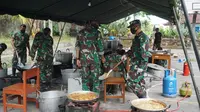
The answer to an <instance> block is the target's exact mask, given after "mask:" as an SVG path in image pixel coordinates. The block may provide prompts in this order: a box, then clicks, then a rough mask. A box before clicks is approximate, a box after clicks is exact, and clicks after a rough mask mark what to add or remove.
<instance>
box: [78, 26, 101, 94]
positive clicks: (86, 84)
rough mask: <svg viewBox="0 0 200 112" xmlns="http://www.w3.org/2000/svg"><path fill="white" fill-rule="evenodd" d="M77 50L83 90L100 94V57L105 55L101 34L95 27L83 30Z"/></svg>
mask: <svg viewBox="0 0 200 112" xmlns="http://www.w3.org/2000/svg"><path fill="white" fill-rule="evenodd" d="M88 27H89V26H88ZM76 49H79V50H80V62H81V67H82V72H81V75H82V84H83V90H91V91H94V92H97V93H99V84H100V82H99V80H98V77H99V75H100V73H101V68H100V65H101V62H100V55H101V56H102V55H103V41H102V37H101V33H100V32H99V31H98V30H96V29H95V28H93V27H89V28H85V29H83V30H81V31H80V32H79V34H78V36H77V41H76Z"/></svg>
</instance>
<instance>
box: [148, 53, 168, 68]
mask: <svg viewBox="0 0 200 112" xmlns="http://www.w3.org/2000/svg"><path fill="white" fill-rule="evenodd" d="M155 59H161V60H167V61H168V63H167V64H168V69H170V68H171V56H170V55H169V54H152V63H154V60H155Z"/></svg>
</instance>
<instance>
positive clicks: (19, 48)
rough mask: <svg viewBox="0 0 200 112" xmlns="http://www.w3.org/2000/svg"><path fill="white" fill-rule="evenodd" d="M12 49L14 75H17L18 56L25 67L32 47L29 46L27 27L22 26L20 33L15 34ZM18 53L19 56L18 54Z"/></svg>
mask: <svg viewBox="0 0 200 112" xmlns="http://www.w3.org/2000/svg"><path fill="white" fill-rule="evenodd" d="M11 44H12V47H13V49H14V54H13V59H12V74H13V76H15V74H16V66H17V63H18V59H17V54H18V56H19V58H20V59H21V63H22V64H24V65H25V63H26V61H27V50H26V48H28V52H29V54H30V45H29V35H28V34H27V33H26V25H25V24H22V25H20V31H19V32H17V33H15V34H14V36H13V37H12V42H11ZM16 53H17V54H16Z"/></svg>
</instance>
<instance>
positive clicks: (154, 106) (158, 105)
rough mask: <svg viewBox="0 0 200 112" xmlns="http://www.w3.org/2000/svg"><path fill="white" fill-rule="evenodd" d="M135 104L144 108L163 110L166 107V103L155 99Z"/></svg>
mask: <svg viewBox="0 0 200 112" xmlns="http://www.w3.org/2000/svg"><path fill="white" fill-rule="evenodd" d="M134 106H135V107H137V108H140V109H143V110H161V109H164V108H165V105H164V104H162V103H161V102H158V101H155V100H148V101H141V102H137V103H136V102H135V103H134Z"/></svg>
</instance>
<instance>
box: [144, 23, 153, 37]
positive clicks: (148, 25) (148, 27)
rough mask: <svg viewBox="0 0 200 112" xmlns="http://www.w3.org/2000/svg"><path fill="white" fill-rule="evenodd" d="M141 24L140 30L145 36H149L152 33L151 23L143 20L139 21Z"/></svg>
mask: <svg viewBox="0 0 200 112" xmlns="http://www.w3.org/2000/svg"><path fill="white" fill-rule="evenodd" d="M141 23H142V30H143V31H144V32H145V33H146V34H147V35H151V34H152V32H153V25H152V24H151V22H150V21H149V20H143V21H141Z"/></svg>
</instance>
